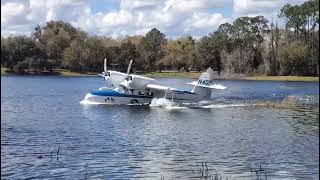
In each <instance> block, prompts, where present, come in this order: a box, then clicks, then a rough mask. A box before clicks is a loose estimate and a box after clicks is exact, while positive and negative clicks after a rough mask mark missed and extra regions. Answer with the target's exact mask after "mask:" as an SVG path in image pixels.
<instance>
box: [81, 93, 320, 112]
mask: <svg viewBox="0 0 320 180" xmlns="http://www.w3.org/2000/svg"><path fill="white" fill-rule="evenodd" d="M314 99H316V100H317V101H315V100H314ZM318 100H319V96H316V97H313V96H312V97H309V96H302V97H301V96H287V97H286V98H284V99H282V100H280V101H266V100H256V101H246V102H244V101H242V102H234V101H231V102H230V101H227V102H221V101H220V100H219V101H218V102H217V101H214V100H207V101H200V102H189V103H177V102H174V101H172V100H170V99H166V98H153V99H152V101H151V103H150V105H149V107H151V108H161V109H167V110H183V109H217V108H231V107H233V108H236V107H267V108H270V107H271V108H288V107H291V106H292V105H294V106H296V105H298V104H301V103H302V104H305V103H306V104H318ZM314 102H317V103H314ZM80 103H81V104H82V105H89V106H90V105H107V104H106V103H99V102H94V101H89V100H87V99H84V100H82V101H81V102H80ZM109 105H110V104H109ZM134 106H141V105H134Z"/></svg>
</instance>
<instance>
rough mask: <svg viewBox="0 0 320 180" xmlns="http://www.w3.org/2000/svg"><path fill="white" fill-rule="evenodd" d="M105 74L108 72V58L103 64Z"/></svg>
mask: <svg viewBox="0 0 320 180" xmlns="http://www.w3.org/2000/svg"><path fill="white" fill-rule="evenodd" d="M103 72H104V73H106V72H107V58H104V64H103Z"/></svg>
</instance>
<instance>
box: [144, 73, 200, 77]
mask: <svg viewBox="0 0 320 180" xmlns="http://www.w3.org/2000/svg"><path fill="white" fill-rule="evenodd" d="M201 73H202V72H194V71H192V72H176V71H162V72H151V73H141V75H144V76H147V77H151V78H157V77H177V78H179V77H180V78H199V76H200V75H201ZM139 74H140V73H139Z"/></svg>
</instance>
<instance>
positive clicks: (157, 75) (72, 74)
mask: <svg viewBox="0 0 320 180" xmlns="http://www.w3.org/2000/svg"><path fill="white" fill-rule="evenodd" d="M5 71H6V69H5V68H1V76H10V75H16V76H33V75H39V76H63V77H94V76H98V74H99V73H95V72H86V73H78V72H72V71H68V70H64V69H56V70H54V71H53V72H42V73H27V74H16V73H8V72H5ZM201 73H202V72H195V71H191V72H177V71H163V72H151V73H137V75H143V76H147V77H151V78H198V77H199V76H200V75H201ZM214 79H215V80H249V81H296V82H297V81H301V82H319V77H312V76H265V75H262V76H261V75H259V76H242V77H241V76H240V75H233V76H226V77H224V76H216V77H215V78H214Z"/></svg>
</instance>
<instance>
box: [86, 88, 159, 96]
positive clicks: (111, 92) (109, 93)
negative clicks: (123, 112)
mask: <svg viewBox="0 0 320 180" xmlns="http://www.w3.org/2000/svg"><path fill="white" fill-rule="evenodd" d="M91 94H92V95H96V96H111V97H132V98H153V97H151V96H142V95H135V94H125V93H120V92H118V91H115V90H113V89H111V90H103V91H100V90H98V91H92V92H91Z"/></svg>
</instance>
